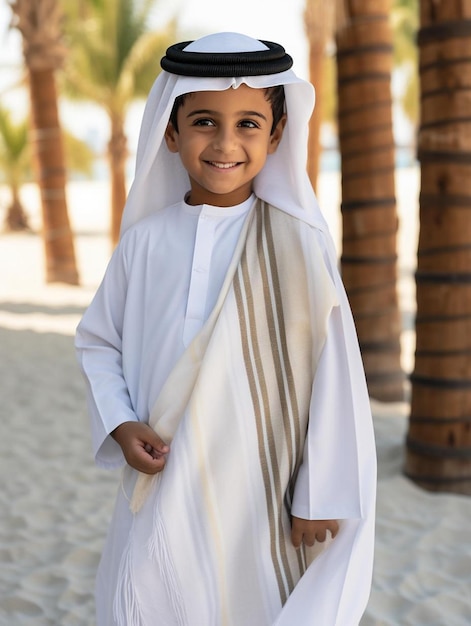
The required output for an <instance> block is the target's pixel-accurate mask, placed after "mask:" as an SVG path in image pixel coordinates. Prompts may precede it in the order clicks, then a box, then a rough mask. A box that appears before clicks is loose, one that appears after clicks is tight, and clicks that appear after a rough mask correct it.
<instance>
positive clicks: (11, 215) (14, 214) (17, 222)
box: [5, 185, 31, 231]
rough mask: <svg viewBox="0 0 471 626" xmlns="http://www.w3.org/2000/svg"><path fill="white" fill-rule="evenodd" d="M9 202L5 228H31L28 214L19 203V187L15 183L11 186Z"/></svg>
mask: <svg viewBox="0 0 471 626" xmlns="http://www.w3.org/2000/svg"><path fill="white" fill-rule="evenodd" d="M11 196H12V197H11V204H10V206H9V207H8V211H7V215H6V217H5V228H6V230H9V231H20V230H31V228H30V225H29V223H28V216H27V215H26V213H25V210H24V208H23V205H22V204H21V200H20V194H19V189H18V187H17V186H16V185H14V186H13V187H12V188H11Z"/></svg>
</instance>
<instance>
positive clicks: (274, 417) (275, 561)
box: [121, 201, 336, 626]
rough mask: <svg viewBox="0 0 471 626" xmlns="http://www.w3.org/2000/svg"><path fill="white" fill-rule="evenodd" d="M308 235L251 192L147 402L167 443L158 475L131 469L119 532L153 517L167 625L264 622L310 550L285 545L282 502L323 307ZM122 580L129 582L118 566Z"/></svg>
mask: <svg viewBox="0 0 471 626" xmlns="http://www.w3.org/2000/svg"><path fill="white" fill-rule="evenodd" d="M316 241H317V240H316V236H315V233H314V231H313V228H312V227H311V226H309V225H307V224H305V223H304V222H301V221H299V220H296V219H294V218H293V217H290V216H289V215H287V214H285V213H283V212H281V211H279V210H277V209H275V208H273V207H271V206H269V205H266V204H264V203H262V202H260V201H257V203H256V206H255V209H254V210H253V211H252V213H251V216H250V217H249V218H248V220H247V223H246V228H245V230H244V232H243V233H242V235H241V238H240V241H239V244H238V246H237V249H236V252H235V255H234V259H233V262H232V265H231V270H230V271H229V273H228V276H227V279H226V283H225V285H224V287H223V289H222V292H221V295H220V298H219V301H218V304H217V306H216V308H215V310H214V311H213V313H212V314H211V316H210V318H209V320H208V322H207V324H206V325H205V327H204V328H203V330H202V331H201V332H200V334H199V335H198V336H197V337H196V338H195V340H194V341H193V343H192V344H191V345H190V346H189V348H188V349H187V350H186V352H185V354H184V355H183V357H182V359H181V360H180V362H179V363H178V364H177V366H176V367H175V370H174V371H173V372H172V374H171V376H170V377H169V380H168V382H167V384H166V386H165V388H164V390H163V392H162V394H161V396H160V398H159V400H158V402H157V403H156V406H155V408H154V410H153V412H152V416H151V420H150V423H151V425H152V426H153V427H154V428H155V430H156V432H158V433H159V435H160V436H162V437H163V438H164V439H166V440H167V441H169V442H170V441H171V442H172V443H171V452H170V454H169V457H168V462H167V465H166V468H165V470H164V471H163V472H162V474H160V475H158V476H156V477H149V476H144V475H141V476H140V477H139V479H138V482H137V484H136V488H135V491H134V494H133V498H132V502H131V508H132V510H133V511H134V512H135V513H136V515H135V517H134V520H135V523H134V530H133V532H134V534H135V537H139V535H140V534H141V533H143V532H147V530H143V529H144V528H146V529H147V528H148V526H147V522H144V521H143V518H145V517H146V516H149V515H151V516H153V520H154V521H153V524H152V528H153V529H154V530H153V531H152V535H153V536H152V537H151V540H150V544H149V545H150V554H151V557H152V556H153V557H154V558H155V562H156V567H159V568H160V576H162V577H163V578H164V579H165V580H166V583H167V588H168V592H169V595H170V597H171V598H172V602H173V605H174V610H175V614H176V615H177V616H178V623H179V624H193V623H196V622H194V621H193V622H192V621H191V619H190V617H189V616H191V615H192V614H193V615H198V621H197V623H198V624H200V623H201V624H203V623H204V624H205V626H209V625H212V624H214V626H223V625H226V624H227V625H234V626H235V625H237V626H239V625H240V626H247V625H249V624H254V625H255V624H256V625H257V626H262V625H263V624H271V623H272V622H273V620H274V619H275V618H276V616H277V614H278V613H279V611H280V610H281V607H282V606H283V604H284V603H285V602H286V600H287V598H288V596H289V594H290V593H291V591H292V590H293V588H294V586H295V585H296V583H297V581H298V580H299V578H300V577H301V576H302V574H303V572H304V571H305V569H306V567H307V565H308V564H309V562H310V561H311V560H312V557H313V554H306V552H305V551H302V550H299V551H296V550H295V549H294V548H293V546H292V544H291V541H290V515H289V512H290V503H291V498H292V493H293V489H294V485H295V481H296V475H297V471H298V468H299V465H300V463H301V461H302V455H303V448H304V440H305V435H306V430H307V423H308V416H309V405H310V401H311V390H312V382H313V377H314V373H315V368H316V363H317V360H318V358H319V355H320V352H321V350H322V347H323V344H324V341H325V333H326V326H327V319H328V317H329V314H330V311H331V308H332V306H334V305H335V304H336V296H335V290H334V287H333V284H332V281H331V278H330V276H329V274H328V271H327V269H326V268H325V265H324V261H323V257H322V253H321V251H320V250H319V248H318V245H317V243H316ZM306 250H307V251H309V252H308V254H309V258H306V252H305V251H306ZM134 544H135V545H134V546H131V548H130V550H131V554H132V553H133V551H134V556H133V557H132V558H129V553H128V560H127V565H126V567H129V568H131V570H132V563H133V562H136V561H138V560H139V559H138V557H137V556H136V553H135V551H136V550H138V548H137V545H142V537H140V539H139V541H138V540H137V539H136V541H135V542H134ZM124 579H125V580H126V581H127V582H126V584H127V585H130V586H131V587H132V580H133V573H132V571H128V572H127V573H125V574H124ZM123 584H124V583H123ZM124 595H127V596H130V597H132V596H133V594H132V592H131V593H129V589H128V590H127V594H124ZM139 595H140V599H141V601H143V602H145V598H143V597H142V594H141V593H140V594H139ZM132 604H133V606H134V605H135V604H136V598H134V600H133V603H132ZM121 610H122V611H123V614H124V613H126V615H127V616H128V617H127V618H126V619H127V620H128V621H127V624H128V626H129V624H130V622H129V620H130V618H129V606H128V607H127V608H126V607H121ZM138 614H139V611H138V610H137V613H136V615H138ZM125 621H126V620H123V623H124V622H125ZM133 623H134V622H133ZM135 623H136V624H138V623H139V620H138V619H137V618H136V619H135Z"/></svg>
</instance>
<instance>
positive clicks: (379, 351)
mask: <svg viewBox="0 0 471 626" xmlns="http://www.w3.org/2000/svg"><path fill="white" fill-rule="evenodd" d="M341 4H342V5H343V6H342V8H343V11H339V14H340V13H341V14H342V26H341V27H338V28H337V31H336V45H337V81H338V127H339V145H340V153H341V162H342V225H343V240H342V258H341V264H342V274H343V280H344V283H345V287H346V290H347V293H348V295H349V299H350V303H351V307H352V311H353V315H354V318H355V323H356V326H357V331H358V338H359V342H360V347H361V351H362V356H363V362H364V366H365V371H366V376H367V380H368V387H369V392H370V395H371V396H372V397H374V398H376V399H379V400H383V401H395V400H401V399H403V397H404V374H403V371H402V369H401V349H400V335H401V318H400V312H399V304H398V297H397V289H396V280H397V253H396V235H397V226H398V218H397V212H396V199H395V178H394V171H395V146H394V137H393V131H392V99H391V87H390V83H391V70H392V33H391V28H390V24H389V14H390V10H391V1H390V0H378V1H376V2H371V1H370V0H350V1H349V2H348V3H347V2H341Z"/></svg>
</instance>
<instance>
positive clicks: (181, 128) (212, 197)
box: [165, 85, 286, 207]
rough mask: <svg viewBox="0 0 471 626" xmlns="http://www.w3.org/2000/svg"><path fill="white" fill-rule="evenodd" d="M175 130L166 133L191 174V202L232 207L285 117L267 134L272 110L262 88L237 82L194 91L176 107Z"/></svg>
mask: <svg viewBox="0 0 471 626" xmlns="http://www.w3.org/2000/svg"><path fill="white" fill-rule="evenodd" d="M177 120H178V133H177V132H176V131H175V129H174V127H173V126H172V124H169V125H168V127H167V131H166V134H165V140H166V142H167V146H168V148H169V150H170V151H171V152H178V153H179V155H180V158H181V161H182V163H183V166H184V167H185V169H186V171H187V172H188V175H189V177H190V184H191V192H190V198H189V199H187V201H188V202H189V203H190V204H212V205H215V206H221V207H224V206H234V205H236V204H240V203H241V202H244V200H247V198H248V197H249V196H250V194H251V193H252V184H253V180H254V178H255V176H256V175H257V174H258V173H259V172H260V170H261V169H262V168H263V166H264V165H265V161H266V159H267V155H268V154H272V153H273V152H275V150H276V148H277V147H278V144H279V142H280V140H281V136H282V132H283V128H284V125H285V122H286V119H285V117H283V119H282V120H281V121H280V123H279V124H278V125H277V127H276V129H275V131H274V132H273V133H272V134H270V131H271V128H272V124H273V113H272V108H271V104H270V102H269V101H268V100H267V99H266V97H265V91H264V90H263V89H252V88H250V87H247V85H241V86H240V87H239V88H238V89H232V88H230V89H227V90H226V91H197V92H195V93H193V94H190V95H189V96H187V98H186V99H185V101H184V103H183V106H181V107H180V109H179V111H178V117H177Z"/></svg>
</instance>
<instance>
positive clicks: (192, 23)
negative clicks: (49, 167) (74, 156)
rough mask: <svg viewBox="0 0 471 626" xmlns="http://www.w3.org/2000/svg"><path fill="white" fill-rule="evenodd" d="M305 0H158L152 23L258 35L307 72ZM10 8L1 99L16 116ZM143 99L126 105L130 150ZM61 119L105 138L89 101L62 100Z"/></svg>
mask: <svg viewBox="0 0 471 626" xmlns="http://www.w3.org/2000/svg"><path fill="white" fill-rule="evenodd" d="M304 2H305V0H289V2H288V1H287V0H235V1H233V2H221V0H156V8H155V11H154V14H153V16H152V23H153V24H155V26H156V28H161V27H162V25H165V24H166V23H167V22H168V21H169V20H170V19H172V18H174V17H176V18H177V28H178V31H179V35H181V37H179V39H180V40H182V41H183V40H187V39H195V38H198V37H200V36H203V35H207V34H209V33H212V32H217V31H236V32H241V33H244V34H246V35H249V36H252V37H255V38H257V39H267V40H271V41H275V42H277V43H280V44H282V45H283V46H284V47H285V49H286V51H287V52H288V53H289V54H291V56H292V57H293V59H294V65H293V69H294V70H295V71H296V73H297V74H298V75H299V76H301V77H302V78H307V73H308V72H307V40H306V36H305V32H304V23H303V10H304ZM10 19H11V9H10V8H9V6H8V4H7V0H0V104H3V106H7V107H8V108H10V109H11V110H12V111H13V113H14V114H16V115H18V116H19V117H22V116H25V115H26V114H27V111H28V102H27V94H26V93H25V92H24V90H21V91H20V90H18V89H16V90H15V89H11V85H12V84H14V83H15V82H16V81H17V79H18V76H19V72H20V68H21V56H22V53H21V37H20V34H19V32H18V31H17V30H16V29H9V28H8V25H9V22H10ZM143 106H144V103H143V102H139V103H136V104H135V105H133V106H132V107H131V109H130V113H129V115H128V120H127V133H128V136H129V144H130V148H131V150H133V149H135V145H136V143H137V136H138V132H139V125H140V120H141V117H142V111H143ZM60 114H61V120H62V123H63V124H64V126H65V127H67V129H68V130H70V131H71V132H72V133H74V134H76V135H78V136H79V137H81V138H82V139H85V140H87V141H88V142H90V143H91V144H92V145H93V146H94V147H100V146H103V145H104V144H105V143H106V141H107V138H108V129H109V124H108V119H107V117H106V115H105V114H104V113H103V112H102V111H101V110H100V109H98V108H97V107H95V106H93V105H83V104H81V105H78V104H72V103H68V102H61V107H60Z"/></svg>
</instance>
